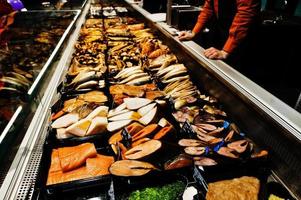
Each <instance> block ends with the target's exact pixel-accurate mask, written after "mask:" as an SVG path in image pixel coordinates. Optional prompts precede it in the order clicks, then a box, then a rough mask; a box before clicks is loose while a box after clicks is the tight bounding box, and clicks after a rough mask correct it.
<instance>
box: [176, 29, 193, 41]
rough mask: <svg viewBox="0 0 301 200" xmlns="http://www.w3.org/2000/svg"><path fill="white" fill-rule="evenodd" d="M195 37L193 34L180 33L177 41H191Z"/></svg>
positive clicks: (187, 32)
mask: <svg viewBox="0 0 301 200" xmlns="http://www.w3.org/2000/svg"><path fill="white" fill-rule="evenodd" d="M194 36H195V33H194V32H190V31H182V32H180V34H179V36H178V39H179V40H191V39H192V38H193V37H194Z"/></svg>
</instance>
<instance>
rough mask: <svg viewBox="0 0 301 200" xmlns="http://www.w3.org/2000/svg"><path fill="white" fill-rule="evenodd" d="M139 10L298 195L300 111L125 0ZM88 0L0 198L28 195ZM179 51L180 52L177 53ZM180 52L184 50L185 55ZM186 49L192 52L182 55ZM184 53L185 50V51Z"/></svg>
mask: <svg viewBox="0 0 301 200" xmlns="http://www.w3.org/2000/svg"><path fill="white" fill-rule="evenodd" d="M129 5H131V6H132V7H133V9H135V10H136V11H137V13H140V14H137V15H142V18H144V20H145V22H146V24H147V25H149V26H150V27H152V28H154V29H156V30H158V32H159V34H160V36H161V39H162V38H163V41H164V42H165V43H166V44H168V45H169V46H170V47H171V49H172V50H173V51H174V53H175V54H176V55H177V56H178V57H179V59H181V60H183V61H184V63H185V64H186V65H187V67H188V69H189V70H190V71H191V72H193V73H191V76H192V78H193V79H194V80H197V81H198V84H199V85H202V86H203V88H205V89H206V90H207V91H208V93H210V95H213V96H216V97H217V98H219V99H220V100H221V103H222V104H223V105H224V106H225V108H226V110H228V111H230V112H229V114H230V116H231V117H232V118H233V119H234V121H235V122H238V124H239V125H241V128H242V129H243V130H244V131H246V132H247V133H248V136H250V137H251V138H252V139H253V140H254V141H255V142H256V143H258V144H260V145H264V146H267V147H268V148H270V152H271V157H272V158H271V163H272V177H271V178H272V179H274V180H276V181H278V182H282V183H283V185H285V186H286V187H287V189H288V190H289V191H290V192H291V194H292V195H293V196H295V197H296V198H298V197H299V198H301V191H300V182H298V180H300V179H299V178H300V172H301V163H300V162H301V161H300V157H301V156H300V153H301V152H300V151H298V150H299V149H300V144H301V115H300V114H299V113H298V112H296V111H295V110H293V109H292V108H290V107H289V106H288V105H286V104H284V103H283V102H282V101H280V100H279V99H277V98H276V97H274V96H273V95H271V94H270V93H268V92H267V91H265V90H264V89H262V88H261V87H260V86H258V85H256V84H255V83H254V82H252V81H251V80H249V79H248V78H246V77H244V76H243V75H242V74H240V73H239V72H237V71H236V70H234V69H233V68H231V67H229V66H228V65H226V64H225V63H223V62H221V61H212V60H209V59H207V58H205V57H204V56H203V55H201V54H200V53H202V52H203V50H204V49H203V48H202V47H200V46H198V45H196V44H195V43H194V42H190V41H188V42H180V41H178V40H177V39H175V38H174V37H173V36H172V35H171V34H170V33H169V32H168V31H166V30H165V28H163V26H162V24H160V23H155V22H152V21H151V20H150V18H149V13H148V12H146V11H145V10H143V9H142V8H141V7H139V6H138V5H136V4H129ZM89 6H90V1H89V2H88V3H87V4H86V6H85V7H84V9H83V11H82V15H81V17H80V18H79V20H78V22H77V27H76V29H75V30H74V32H73V34H72V35H71V37H70V39H69V43H68V46H67V47H66V49H65V51H64V53H63V55H62V57H61V59H60V62H59V64H58V67H57V69H56V71H55V73H54V75H53V77H52V79H51V81H50V82H49V87H48V88H47V90H46V91H45V94H44V96H43V98H42V100H41V103H40V105H39V107H38V109H37V111H36V114H35V116H34V118H33V120H32V123H31V124H30V127H29V128H28V130H27V133H26V135H25V137H24V139H23V141H22V143H21V145H20V148H19V151H18V153H17V155H16V157H15V159H14V161H13V164H12V166H11V169H10V172H9V173H8V175H7V177H6V179H5V180H4V183H3V185H2V188H1V190H0V199H24V198H28V199H30V198H31V197H32V188H33V186H34V183H35V178H36V175H37V171H38V166H39V163H40V159H41V156H42V153H43V144H44V141H45V137H46V133H47V128H48V127H47V126H48V123H49V119H48V118H49V116H50V110H49V108H50V105H51V103H53V102H54V101H55V99H56V98H57V95H56V86H57V85H58V84H59V82H60V81H61V79H62V77H63V75H64V74H65V70H66V68H67V67H68V66H69V63H70V60H71V55H72V52H73V50H74V49H73V45H74V43H75V42H76V40H77V38H78V34H79V31H80V27H81V25H82V24H83V23H84V20H85V16H86V15H87V13H88V10H89ZM181 54H182V56H181ZM183 55H184V56H183ZM185 55H189V56H190V58H185ZM186 57H187V56H186Z"/></svg>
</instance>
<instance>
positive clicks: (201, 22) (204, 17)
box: [192, 0, 213, 33]
mask: <svg viewBox="0 0 301 200" xmlns="http://www.w3.org/2000/svg"><path fill="white" fill-rule="evenodd" d="M210 1H211V0H205V3H204V6H203V9H202V11H201V12H200V14H199V16H198V21H197V23H196V25H195V26H194V28H193V30H192V32H194V33H198V32H200V31H201V30H202V29H203V28H204V26H205V24H206V22H207V21H208V20H209V19H210V18H211V17H212V15H213V8H212V6H211V3H210Z"/></svg>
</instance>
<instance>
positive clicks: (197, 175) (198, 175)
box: [193, 167, 208, 191]
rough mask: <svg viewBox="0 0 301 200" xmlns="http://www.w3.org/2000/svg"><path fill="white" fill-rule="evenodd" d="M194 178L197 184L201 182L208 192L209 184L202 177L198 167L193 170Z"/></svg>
mask: <svg viewBox="0 0 301 200" xmlns="http://www.w3.org/2000/svg"><path fill="white" fill-rule="evenodd" d="M193 178H194V179H195V180H196V181H197V182H199V183H200V184H201V185H202V186H203V187H204V188H205V190H206V191H207V190H208V185H207V182H206V181H205V179H204V178H203V176H202V175H201V173H200V171H199V170H198V169H197V168H196V167H194V169H193Z"/></svg>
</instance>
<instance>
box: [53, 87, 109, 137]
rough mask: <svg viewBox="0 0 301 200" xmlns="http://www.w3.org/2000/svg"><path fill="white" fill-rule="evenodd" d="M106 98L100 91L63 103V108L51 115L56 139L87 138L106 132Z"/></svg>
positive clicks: (81, 95)
mask: <svg viewBox="0 0 301 200" xmlns="http://www.w3.org/2000/svg"><path fill="white" fill-rule="evenodd" d="M107 100H108V99H107V97H106V96H105V95H104V94H103V92H100V91H91V92H88V93H85V94H80V95H79V96H78V97H77V98H74V99H69V100H67V101H65V102H64V107H63V108H62V109H61V110H60V111H58V112H57V113H55V114H53V116H52V120H53V122H52V124H51V127H52V128H53V129H56V132H57V138H58V139H64V138H69V137H74V136H79V137H83V136H88V135H94V134H101V133H105V132H106V128H107V124H108V120H107V115H108V110H109V108H108V107H107V106H103V104H104V103H106V102H107Z"/></svg>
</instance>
